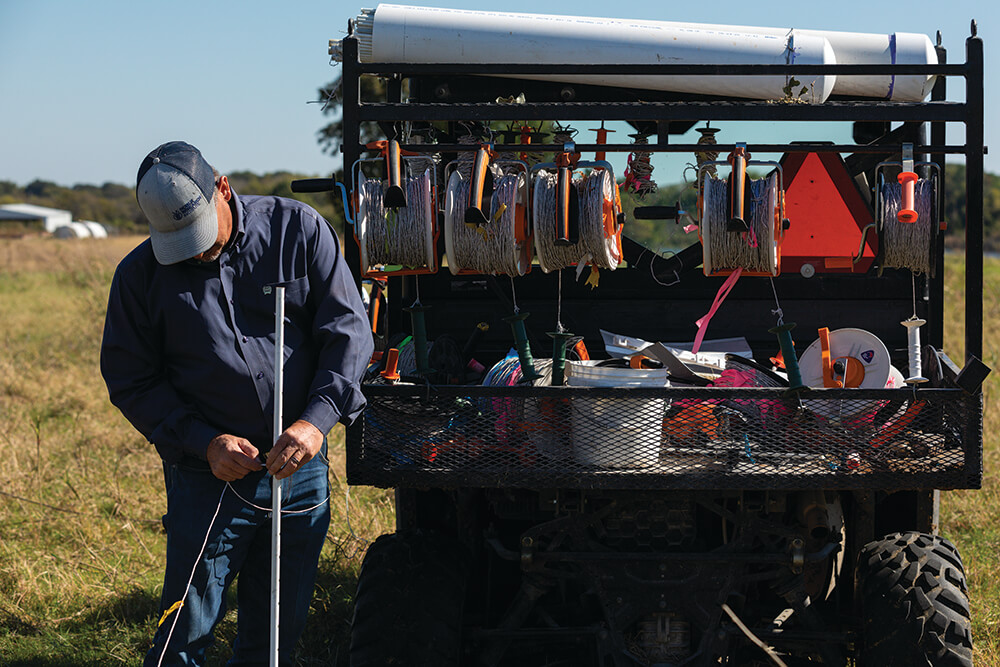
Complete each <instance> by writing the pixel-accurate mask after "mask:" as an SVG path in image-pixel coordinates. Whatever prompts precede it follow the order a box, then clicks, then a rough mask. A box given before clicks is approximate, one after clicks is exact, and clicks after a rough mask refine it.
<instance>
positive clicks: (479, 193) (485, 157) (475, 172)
mask: <svg viewBox="0 0 1000 667" xmlns="http://www.w3.org/2000/svg"><path fill="white" fill-rule="evenodd" d="M489 166H490V152H489V149H488V148H487V147H486V146H480V147H479V150H477V151H476V158H475V160H474V161H473V163H472V181H471V183H470V185H469V206H468V208H466V209H465V222H466V224H469V225H485V224H486V223H488V222H489V219H488V218H487V217H486V212H485V211H484V210H483V191H484V190H485V189H486V176H487V174H488V173H489Z"/></svg>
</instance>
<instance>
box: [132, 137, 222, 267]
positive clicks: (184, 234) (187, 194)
mask: <svg viewBox="0 0 1000 667" xmlns="http://www.w3.org/2000/svg"><path fill="white" fill-rule="evenodd" d="M214 194H215V175H214V173H213V171H212V167H211V166H210V165H209V164H208V162H206V161H205V158H204V157H202V154H201V151H199V150H198V149H197V148H195V147H194V146H192V145H191V144H188V143H185V142H183V141H171V142H168V143H165V144H163V145H161V146H158V147H156V148H155V149H153V150H152V151H151V152H150V153H149V155H147V156H146V158H145V159H144V160H143V161H142V164H141V165H139V173H138V175H137V176H136V188H135V197H136V199H138V200H139V207H140V208H141V209H142V212H143V213H145V214H146V218H148V219H149V240H150V242H151V243H152V245H153V255H155V256H156V261H158V262H159V263H160V264H176V263H178V262H183V261H184V260H186V259H191V258H192V257H194V256H195V255H200V254H201V253H203V252H205V251H206V250H208V249H209V248H211V247H212V244H214V243H215V240H216V239H217V238H218V236H219V220H218V216H217V214H216V210H215V204H214V203H213V202H212V197H213V196H214Z"/></svg>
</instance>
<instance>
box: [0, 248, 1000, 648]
mask: <svg viewBox="0 0 1000 667" xmlns="http://www.w3.org/2000/svg"><path fill="white" fill-rule="evenodd" d="M137 241H138V239H136V238H115V239H110V240H107V241H88V240H83V241H55V240H51V239H24V240H0V665H5V666H10V665H25V666H36V667H42V666H45V667H55V666H63V665H65V666H67V667H69V666H74V667H76V666H86V665H94V666H97V665H101V666H105V665H137V664H139V663H140V662H141V657H142V655H143V653H144V652H145V650H146V648H147V647H148V645H149V641H150V638H151V636H152V632H153V628H154V625H155V622H156V618H155V615H156V607H157V603H158V599H159V587H160V577H161V573H162V565H163V556H164V546H165V536H164V534H163V532H162V529H161V525H160V515H161V514H162V512H163V511H164V509H165V499H164V494H163V484H162V475H161V472H160V465H159V459H158V458H157V456H156V453H155V452H154V450H153V448H152V446H151V445H149V444H148V443H147V442H145V440H144V439H143V438H142V437H141V436H139V435H138V434H137V433H136V432H135V431H133V430H132V428H131V427H130V426H129V425H128V423H127V422H126V421H125V420H124V419H123V418H122V417H121V415H120V414H119V413H118V412H117V410H115V409H114V408H113V407H112V406H111V405H110V404H109V403H108V400H107V394H106V391H105V388H104V384H103V381H102V380H101V378H100V374H99V372H98V353H99V346H100V339H101V330H102V326H103V320H104V307H105V300H106V297H107V289H108V285H109V284H110V280H111V275H112V272H113V269H114V266H115V264H116V263H117V261H118V259H120V257H121V256H123V255H124V254H125V253H126V252H127V251H128V250H129V249H131V248H132V247H133V246H134V245H135V243H136V242H137ZM959 266H960V260H958V259H957V258H949V269H957V268H959ZM950 273H953V271H950ZM947 290H948V299H947V308H948V313H947V320H948V321H947V329H946V345H945V347H946V351H948V353H949V354H950V356H952V358H954V359H961V358H962V357H963V350H962V342H961V338H960V336H961V331H962V327H961V319H962V313H963V310H962V307H963V306H962V304H963V292H962V290H961V287H960V285H959V284H957V283H956V282H949V283H948V285H947ZM985 298H986V303H985V317H986V330H987V332H990V331H995V330H996V329H997V327H998V326H1000V261H997V260H990V261H988V263H987V267H986V289H985ZM984 356H985V359H984V361H985V362H986V363H987V364H988V365H989V366H991V367H993V368H997V367H998V363H1000V349H998V341H997V339H996V338H995V337H992V336H989V335H988V336H987V338H986V346H985V355H984ZM998 383H1000V373H994V374H993V375H992V376H991V377H990V378H989V380H988V381H987V385H986V388H985V392H986V402H987V410H986V420H985V422H986V425H985V430H986V477H985V480H984V488H983V489H982V490H978V491H959V492H949V493H945V494H943V500H942V515H941V516H942V525H941V532H942V533H943V534H944V535H945V536H946V537H948V538H950V539H952V540H953V541H954V542H955V543H956V544H957V545H958V547H959V549H960V551H961V553H962V555H963V558H964V560H965V566H966V570H967V573H968V576H969V583H970V588H971V590H972V605H973V620H974V637H975V641H976V664H977V665H1000V559H998V555H997V554H998V552H1000V525H998V517H1000V483H998V478H997V474H996V471H997V469H998V465H1000V414H998V412H997V409H996V406H995V405H994V403H995V402H996V400H997V396H998V393H997V391H998V387H1000V385H998ZM330 458H331V461H332V463H333V466H332V468H331V470H332V475H333V479H332V487H333V497H332V501H331V502H332V510H333V522H332V524H331V529H330V533H329V535H328V539H327V544H326V548H325V549H324V552H323V556H322V562H321V564H320V575H319V581H318V586H317V590H316V596H315V599H314V600H313V610H312V612H313V613H312V614H311V616H310V621H309V627H308V629H307V631H306V635H305V637H304V640H303V644H302V650H301V653H300V664H302V665H345V664H346V646H347V638H348V636H349V622H350V610H351V598H352V595H353V590H354V582H355V578H356V575H357V570H358V567H359V565H360V561H361V556H362V554H363V552H364V549H365V547H366V545H367V543H368V542H369V541H371V540H373V539H374V538H375V537H376V536H377V535H379V534H381V533H382V532H386V531H389V530H391V529H392V525H393V518H392V497H391V493H390V492H386V491H381V490H377V489H367V488H355V489H351V491H350V499H349V500H350V502H349V503H348V498H347V487H346V484H345V483H344V455H343V432H342V430H338V431H335V433H334V434H333V437H332V438H331V457H330ZM234 634H235V613H234V612H230V614H229V616H227V618H226V621H225V622H224V624H223V626H222V627H221V629H220V632H219V633H218V635H219V636H218V642H217V646H216V648H215V649H213V654H212V655H213V657H212V661H211V662H210V664H213V665H214V664H221V662H223V661H224V660H223V659H222V658H221V657H220V656H227V655H228V647H229V644H230V642H231V641H232V638H233V636H234Z"/></svg>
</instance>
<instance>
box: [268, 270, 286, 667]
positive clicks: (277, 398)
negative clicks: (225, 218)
mask: <svg viewBox="0 0 1000 667" xmlns="http://www.w3.org/2000/svg"><path fill="white" fill-rule="evenodd" d="M284 394H285V288H284V286H282V285H278V286H277V287H276V288H275V290H274V427H273V433H274V438H273V440H274V442H275V443H277V442H278V438H280V437H281V433H282V431H283V430H284V429H283V428H282V410H281V408H282V405H281V404H282V402H283V399H284ZM281 493H282V481H281V480H279V479H278V478H276V477H274V476H272V477H271V653H270V656H271V658H270V665H271V667H278V626H279V625H280V622H281V614H280V611H281V610H280V606H281V605H280V600H281Z"/></svg>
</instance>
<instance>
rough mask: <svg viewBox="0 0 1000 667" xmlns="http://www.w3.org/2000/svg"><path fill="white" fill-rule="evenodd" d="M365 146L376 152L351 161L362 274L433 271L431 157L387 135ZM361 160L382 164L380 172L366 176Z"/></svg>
mask: <svg viewBox="0 0 1000 667" xmlns="http://www.w3.org/2000/svg"><path fill="white" fill-rule="evenodd" d="M366 148H368V149H369V150H377V151H379V153H380V156H379V157H377V158H362V159H359V160H357V161H356V162H355V163H354V165H352V167H351V175H352V179H353V184H354V196H355V202H354V204H355V206H354V208H355V221H356V223H355V229H354V233H355V238H357V240H358V246H359V248H360V250H361V267H362V271H364V274H365V276H366V277H385V276H402V275H420V274H427V273H435V272H437V269H438V261H437V251H436V247H437V238H438V227H437V215H436V209H437V206H436V205H435V201H436V198H437V189H438V188H437V173H436V172H437V170H436V169H435V164H434V159H433V158H432V157H430V156H428V155H420V154H417V153H409V152H404V151H402V150H400V148H399V142H397V141H395V140H393V139H390V140H384V141H375V142H371V143H369V144H367V146H366ZM365 165H379V166H382V167H383V173H384V175H385V178H384V179H378V178H368V177H366V176H365V172H364V169H363V168H362V167H363V166H365Z"/></svg>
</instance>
